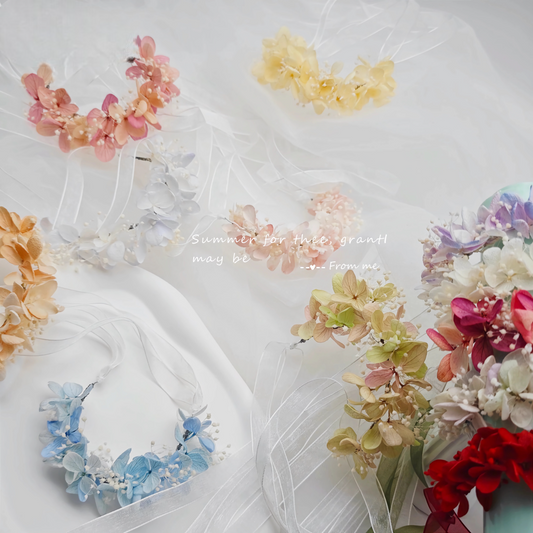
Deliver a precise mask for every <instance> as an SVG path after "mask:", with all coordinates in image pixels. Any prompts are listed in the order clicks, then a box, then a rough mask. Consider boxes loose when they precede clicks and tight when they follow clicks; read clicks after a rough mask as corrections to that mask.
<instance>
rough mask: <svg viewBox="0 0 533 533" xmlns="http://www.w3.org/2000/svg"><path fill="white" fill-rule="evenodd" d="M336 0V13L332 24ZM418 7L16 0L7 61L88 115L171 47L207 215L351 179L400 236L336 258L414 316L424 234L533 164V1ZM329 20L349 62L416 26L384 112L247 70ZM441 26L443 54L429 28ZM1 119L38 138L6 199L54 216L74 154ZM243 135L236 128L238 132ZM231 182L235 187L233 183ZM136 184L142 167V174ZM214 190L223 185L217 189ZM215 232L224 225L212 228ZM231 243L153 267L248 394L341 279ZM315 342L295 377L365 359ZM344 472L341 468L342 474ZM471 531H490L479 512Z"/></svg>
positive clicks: (17, 150)
mask: <svg viewBox="0 0 533 533" xmlns="http://www.w3.org/2000/svg"><path fill="white" fill-rule="evenodd" d="M325 5H328V6H330V7H331V10H330V12H329V14H328V16H327V17H326V18H324V6H325ZM418 6H419V9H418V11H417V5H416V4H414V3H408V2H400V1H398V2H393V1H390V2H388V1H386V2H382V1H378V2H367V3H366V4H363V3H362V2H349V1H344V2H342V1H338V2H329V3H325V2H322V1H320V2H319V1H316V2H315V1H313V2H304V1H301V2H297V1H291V2H285V1H284V2H282V1H277V2H259V1H254V2H249V1H247V2H244V1H242V2H241V1H236V0H235V1H232V2H221V1H216V2H189V1H183V2H168V1H164V0H160V1H156V0H153V1H151V0H148V1H140V0H139V1H134V2H127V3H126V2H124V1H118V0H115V1H106V2H85V1H76V2H60V1H56V0H54V1H52V2H46V3H38V2H36V1H30V0H9V1H8V2H5V3H4V5H3V6H2V9H1V10H0V39H1V42H0V46H1V52H2V54H3V57H4V60H3V61H2V62H3V63H4V61H5V58H9V61H10V63H11V65H12V66H13V67H14V68H15V69H16V70H17V71H18V72H19V73H23V72H30V71H32V69H36V68H37V66H38V65H39V63H40V62H42V61H46V62H49V63H50V64H52V65H54V67H55V68H56V71H57V81H56V83H57V84H58V85H61V84H62V82H63V81H64V80H67V84H66V88H67V89H68V90H69V92H70V94H71V96H72V98H73V101H75V102H77V103H80V106H81V105H83V106H84V107H83V110H88V109H90V107H92V106H93V105H98V104H100V103H101V101H102V99H103V97H104V96H105V94H106V91H107V90H106V87H105V86H104V84H103V83H101V82H100V81H99V80H96V81H93V82H92V83H90V84H88V81H89V80H92V79H93V77H94V74H95V73H101V72H102V71H103V70H104V71H105V66H106V65H108V64H109V62H110V61H111V60H112V59H113V58H115V59H117V58H120V57H121V54H122V55H123V50H124V49H126V48H127V46H128V44H129V43H130V41H131V39H132V37H133V36H135V35H137V34H141V35H145V34H149V35H152V36H153V37H154V38H155V40H156V43H157V46H158V51H160V52H161V53H164V54H165V55H168V56H169V57H170V58H171V64H172V65H174V66H176V67H177V68H179V70H180V71H181V77H180V79H179V80H178V86H179V87H180V88H181V89H182V93H183V96H182V97H180V98H181V101H182V102H185V101H186V102H188V103H189V104H190V105H192V106H200V107H201V108H202V111H203V112H202V114H201V118H200V119H198V122H197V123H198V124H200V123H201V124H202V128H201V129H200V130H197V131H196V132H195V133H191V132H181V133H180V134H179V137H180V139H182V141H183V143H184V144H185V145H186V146H187V147H188V149H191V150H192V151H197V152H198V153H199V160H200V161H199V163H200V178H201V179H204V180H205V182H204V183H205V185H206V189H204V194H203V195H202V197H201V204H202V206H203V208H204V210H211V211H213V212H215V213H216V214H223V213H227V209H229V208H230V207H232V206H233V205H234V204H235V203H236V202H239V203H246V202H254V205H256V207H258V208H259V210H260V212H259V215H260V216H263V217H264V216H267V217H269V218H270V219H271V220H272V221H273V222H277V223H297V222H299V221H302V220H305V219H306V213H305V209H304V208H303V204H302V199H303V198H305V191H307V190H315V189H316V188H321V187H322V188H323V183H325V182H342V183H343V187H344V189H343V190H344V192H345V193H346V194H350V195H351V196H353V198H354V200H356V202H358V203H360V204H361V205H362V208H363V217H364V220H365V225H364V227H363V230H362V233H361V235H362V236H370V237H377V236H379V235H385V234H387V243H386V244H383V245H380V246H371V245H351V246H350V245H348V246H346V247H345V248H343V249H341V250H339V251H338V252H337V253H336V254H335V255H334V256H333V257H332V258H331V259H332V260H335V261H337V262H338V263H343V262H344V263H356V264H359V263H361V262H363V261H365V262H370V261H369V259H370V258H374V257H375V258H376V260H377V261H379V262H381V264H382V265H383V268H384V269H387V270H390V271H392V279H393V281H395V282H396V283H397V284H398V285H400V286H402V287H404V288H405V289H406V292H407V295H408V298H409V304H408V306H407V308H408V313H409V315H410V316H416V315H418V314H419V313H420V312H421V311H422V309H423V307H422V305H421V303H420V302H419V301H418V300H416V290H415V287H416V286H417V285H418V280H419V274H420V271H421V269H422V267H421V260H420V257H421V247H420V244H419V243H418V240H417V239H418V238H422V237H424V236H425V233H426V231H425V228H426V226H427V224H428V223H429V221H430V220H431V219H433V217H436V216H446V215H447V213H448V212H449V211H450V210H453V211H457V210H459V209H460V208H461V207H462V206H463V205H465V206H468V207H470V208H476V207H477V205H478V204H479V203H480V202H481V201H482V200H484V199H485V198H486V197H487V196H489V195H491V194H492V193H493V192H495V190H497V189H498V188H500V187H502V186H504V185H507V184H509V183H512V182H517V181H529V180H530V179H531V166H532V163H533V156H532V155H531V154H532V152H531V149H530V147H531V144H532V140H533V130H532V127H531V124H533V120H532V119H533V107H532V105H531V101H530V99H529V94H528V93H529V91H530V88H531V85H532V84H533V74H532V73H531V69H529V67H528V65H529V58H530V55H531V50H532V48H533V37H531V35H532V33H531V31H530V29H531V24H532V19H533V10H532V8H531V6H530V5H529V3H528V2H526V1H520V2H517V1H515V2H505V3H504V2H502V1H496V0H491V1H490V2H482V1H478V0H468V1H464V2H456V1H445V0H433V1H429V0H425V1H421V2H419V4H418ZM381 8H390V11H387V13H388V14H387V15H386V16H385V15H383V14H381V15H379V16H377V18H376V19H375V20H374V22H376V21H377V22H379V21H381V22H380V24H381V25H382V28H384V29H382V31H376V32H375V33H373V31H371V26H369V25H370V24H372V22H366V23H361V24H359V25H354V26H353V28H352V29H349V30H344V31H340V30H343V28H344V27H345V26H347V25H349V23H350V22H352V21H353V22H362V21H363V20H365V19H364V17H363V14H364V13H365V9H366V10H368V9H370V10H371V9H381ZM366 13H367V14H368V12H367V11H366ZM320 21H322V22H323V23H324V25H323V28H324V31H323V33H321V34H320V35H319V39H318V41H317V44H318V43H321V46H319V47H318V48H317V49H318V55H319V58H320V59H321V60H323V61H324V60H326V59H328V60H330V62H332V61H333V60H335V59H341V60H343V61H345V64H346V65H352V64H353V62H354V60H355V58H356V57H357V55H363V56H365V57H366V56H368V57H370V58H372V59H374V60H375V59H376V58H377V57H378V54H379V52H380V50H382V49H383V50H384V53H389V51H394V50H395V48H394V46H392V45H394V42H395V41H394V39H392V38H391V39H390V41H389V42H388V46H389V48H387V46H384V43H386V42H387V41H386V39H385V37H386V35H387V28H390V26H388V25H394V24H395V21H396V23H398V22H399V21H403V22H402V25H400V27H401V28H405V32H406V33H405V34H404V37H405V35H407V36H409V38H408V39H404V40H406V41H407V42H408V43H409V46H404V47H402V48H401V49H399V51H398V52H397V56H396V57H395V59H396V60H397V61H398V62H397V66H396V70H395V78H396V79H397V81H398V91H397V96H395V98H394V99H393V100H392V102H391V103H390V104H389V105H388V106H386V107H384V108H381V109H379V110H375V109H373V108H371V107H369V108H368V109H365V110H364V111H362V112H360V113H356V114H354V115H353V116H352V117H348V118H338V117H335V116H334V115H324V116H321V117H316V116H315V115H314V113H313V111H312V110H311V109H310V108H305V109H302V108H299V107H296V106H295V104H294V102H293V101H292V98H291V97H290V95H288V94H283V93H281V92H275V93H274V92H272V91H271V90H270V89H269V88H266V87H262V86H259V85H258V84H257V83H256V82H255V80H254V79H253V77H252V76H251V74H250V72H249V67H250V66H251V64H252V63H253V61H254V60H255V59H256V58H258V57H259V55H260V50H261V39H262V38H264V37H270V36H273V35H274V33H275V32H276V31H277V29H278V28H279V27H280V26H281V25H286V26H289V27H290V28H291V30H292V31H293V32H294V33H299V34H301V35H303V36H304V37H306V39H307V40H308V42H309V41H311V40H312V39H313V37H314V36H315V35H316V34H317V28H318V27H319V22H320ZM378 26H379V25H378ZM378 26H376V27H378ZM368 28H370V29H369V30H368V31H367V33H365V31H366V30H367V29H368ZM352 30H353V31H352ZM429 30H432V31H431V32H429ZM439 32H440V37H439V38H437V39H436V40H435V42H434V43H433V44H434V45H435V46H434V47H433V46H432V44H431V39H427V36H428V35H430V37H431V36H432V35H431V34H435V35H439ZM424 36H426V40H424V39H423V37H424ZM363 37H364V38H363ZM395 37H397V38H398V39H399V41H398V42H403V40H402V38H401V36H397V34H395ZM439 43H440V44H439ZM437 44H438V46H437ZM417 53H418V55H416V54H417ZM2 80H3V81H2V87H1V88H0V89H1V91H2V93H3V94H2V95H1V96H2V105H1V106H0V107H2V108H3V109H6V106H8V108H9V109H10V111H11V113H13V114H14V115H19V116H20V114H21V111H22V110H24V102H26V101H28V98H27V97H26V96H25V94H24V91H23V90H22V89H20V88H18V86H17V84H16V83H14V81H13V80H9V79H8V78H3V79H2ZM17 91H18V92H17ZM0 128H4V129H10V128H11V129H15V128H16V131H19V132H26V133H27V135H28V137H30V138H33V139H37V140H38V141H42V143H39V144H36V143H35V141H32V140H30V139H26V138H22V137H19V136H13V135H12V134H9V133H7V132H3V133H2V135H1V137H0V168H1V170H2V173H1V177H0V189H1V190H2V193H3V194H2V196H3V198H2V203H3V204H4V205H6V206H7V207H8V208H10V209H15V210H19V211H21V212H24V213H26V210H28V211H32V212H34V213H35V214H37V215H38V216H50V215H51V213H50V210H54V209H57V206H58V204H59V198H60V193H61V190H62V187H63V182H64V176H65V172H66V166H67V158H66V156H65V155H63V154H62V153H60V152H59V149H58V148H57V147H56V146H55V145H54V144H55V139H52V142H49V140H48V139H44V138H38V136H36V135H34V134H32V132H31V126H30V125H29V124H26V123H25V121H24V119H23V118H22V119H19V120H17V119H16V118H14V117H10V118H9V119H8V118H6V116H5V115H3V121H2V124H0ZM231 130H233V131H236V132H238V135H237V137H232V135H231V133H228V132H230V131H231ZM172 136H173V134H167V137H168V138H172ZM199 144H201V145H202V146H203V147H204V149H201V148H199ZM49 145H50V146H49ZM206 146H208V147H213V149H212V151H210V150H206V149H205V147H206ZM276 150H277V151H276ZM13 154H18V157H14V156H13ZM209 154H211V155H209ZM228 154H229V155H231V154H237V155H238V156H239V157H242V161H243V166H242V167H241V166H236V165H235V164H234V163H233V166H232V172H230V173H228V172H227V171H226V170H227V169H226V168H225V167H224V163H227V161H228V159H230V158H229V157H226V158H225V157H224V156H228ZM76 157H78V156H75V157H73V159H75V158H76ZM79 157H80V167H81V168H82V172H83V178H84V184H85V192H84V196H83V203H82V208H81V211H80V217H79V222H80V223H82V222H84V221H89V220H90V219H91V217H94V216H95V215H94V213H95V212H97V211H98V210H99V209H102V208H103V209H104V210H105V209H106V208H107V207H109V195H110V193H111V191H112V190H113V187H114V180H115V176H116V160H115V161H114V162H112V163H110V164H109V165H103V164H100V163H99V162H97V161H96V160H95V158H94V157H93V156H92V155H91V154H84V153H82V154H81V155H80V156H79ZM243 168H244V170H243ZM247 171H248V172H247ZM302 171H304V172H302ZM226 175H227V176H229V181H228V186H227V193H224V190H225V187H224V186H222V185H221V183H222V181H221V180H222V179H223V177H224V176H226ZM140 177H141V178H142V170H138V171H137V174H136V180H139V179H140ZM213 184H214V185H213ZM211 186H213V187H215V189H214V190H215V191H218V190H221V191H222V193H221V194H212V195H211V196H210V195H209V194H208V189H209V187H211ZM217 187H219V188H220V189H218V188H217ZM103 191H104V192H103ZM302 191H303V192H302ZM4 199H5V200H4ZM43 200H44V201H43ZM206 236H211V237H213V236H218V237H220V236H224V234H223V233H222V231H221V230H220V225H219V224H215V225H214V226H213V227H212V228H211V229H210V230H209V232H208V233H206ZM234 251H237V250H236V249H235V250H234V249H232V248H231V247H228V245H222V244H206V245H200V244H198V245H189V246H188V247H187V248H186V249H185V251H184V253H183V254H182V255H181V256H180V257H178V258H169V257H166V256H165V255H164V254H163V253H159V251H155V252H154V253H152V254H151V255H150V256H149V258H148V260H147V261H146V263H145V264H144V265H143V267H144V268H146V269H147V270H149V271H150V272H152V273H155V274H157V275H158V276H160V277H161V278H163V279H164V280H166V281H168V282H169V283H170V284H171V285H173V286H174V287H175V288H176V289H178V290H179V291H180V292H181V293H182V294H183V295H184V296H185V298H186V299H187V300H188V301H189V302H190V304H191V305H192V307H193V308H194V310H195V312H196V313H197V314H198V316H199V317H200V318H201V320H202V321H203V324H204V325H205V327H206V328H207V330H208V331H209V332H210V334H211V335H212V336H213V338H214V339H215V340H216V342H217V344H218V345H219V346H220V347H221V348H222V350H223V352H224V353H225V355H226V356H227V358H228V359H229V361H230V362H231V363H232V364H233V366H234V367H235V369H236V370H237V371H238V373H239V374H240V376H242V378H243V380H244V381H245V382H246V383H247V384H248V386H249V387H250V388H252V387H253V384H254V380H255V377H256V373H257V368H258V364H259V357H260V354H261V352H262V350H263V348H264V346H265V345H266V344H267V343H268V342H270V341H272V340H277V341H284V342H285V341H288V342H290V341H292V340H293V337H291V335H290V333H289V329H290V326H291V325H292V324H294V323H298V322H300V321H301V320H302V319H303V308H304V306H305V304H306V303H307V300H308V298H309V294H310V292H311V290H312V289H314V288H329V285H330V279H331V275H332V271H329V270H324V271H320V272H307V271H297V272H294V273H293V274H291V275H289V276H285V275H283V274H281V273H278V272H276V273H271V272H269V271H268V270H267V268H266V265H265V264H263V263H256V264H250V263H249V264H242V263H238V264H232V257H233V252H234ZM208 255H209V256H213V257H219V256H222V257H223V258H224V259H223V264H222V266H220V267H218V266H215V265H214V264H198V263H193V260H192V258H193V257H194V256H208ZM372 262H373V261H372ZM428 320H429V317H428V318H426V319H425V321H426V324H425V325H428V323H427V321H428ZM421 321H422V320H421ZM303 349H304V353H305V357H304V364H303V366H302V371H301V374H300V376H299V379H298V384H302V383H305V382H306V381H307V380H309V379H312V378H315V377H323V376H335V375H337V374H338V373H339V371H340V370H342V369H343V368H344V367H345V366H346V365H348V364H349V363H350V362H351V360H352V359H353V353H351V352H350V350H345V351H342V350H340V349H339V348H337V347H336V346H335V345H330V344H326V345H321V346H316V345H315V346H313V345H311V344H309V345H305V346H304V347H303ZM336 468H337V467H336V464H335V462H334V461H332V463H331V469H336ZM61 496H63V495H62V494H57V495H56V497H57V498H59V497H61ZM171 516H172V515H171ZM467 522H469V521H467ZM157 523H158V524H159V523H160V524H161V525H160V527H161V530H162V531H163V530H164V531H166V530H167V529H168V530H169V531H170V530H173V529H171V528H173V527H175V523H174V522H172V519H171V518H169V517H167V518H163V519H161V520H158V521H157ZM468 525H469V526H470V527H471V530H472V533H479V531H480V530H479V525H476V524H475V518H474V516H473V518H472V520H471V523H469V524H468ZM0 527H2V526H0ZM476 528H477V529H476ZM7 531H10V530H7ZM13 531H14V532H17V533H18V531H17V530H16V529H13Z"/></svg>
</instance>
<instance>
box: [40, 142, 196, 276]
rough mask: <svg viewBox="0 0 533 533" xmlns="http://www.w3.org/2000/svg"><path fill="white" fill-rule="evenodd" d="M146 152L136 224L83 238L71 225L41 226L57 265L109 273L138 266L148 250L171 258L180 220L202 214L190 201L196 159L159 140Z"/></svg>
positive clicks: (122, 224) (123, 224) (97, 230)
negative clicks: (157, 250)
mask: <svg viewBox="0 0 533 533" xmlns="http://www.w3.org/2000/svg"><path fill="white" fill-rule="evenodd" d="M145 146H146V148H147V156H146V157H139V158H138V159H141V160H144V161H150V175H149V182H148V184H147V185H146V186H145V187H144V189H142V190H141V191H140V193H139V196H138V199H137V207H138V208H139V209H141V210H142V212H143V213H142V215H141V216H140V217H139V219H138V220H137V221H125V220H123V219H122V220H120V221H118V222H117V223H116V224H115V225H114V226H112V227H107V226H106V227H101V228H85V229H83V230H82V231H81V232H80V231H78V229H77V228H76V227H74V226H69V225H61V226H58V227H57V228H55V229H54V228H53V226H52V224H51V222H50V221H49V220H48V219H45V220H43V222H42V223H41V225H42V226H43V229H44V231H45V233H46V234H47V240H48V242H49V243H50V245H51V248H52V254H53V255H54V256H55V258H56V259H57V261H58V262H60V263H61V262H65V261H68V260H79V261H81V262H87V263H91V264H93V265H97V266H101V267H103V268H105V269H108V268H112V267H114V266H115V265H117V264H118V263H129V264H130V265H140V264H141V263H143V262H144V260H145V258H146V254H147V252H148V250H149V249H150V248H151V247H161V248H164V249H165V250H166V251H167V252H168V253H170V254H172V253H173V252H175V250H176V248H177V246H178V245H179V242H180V240H181V237H180V230H179V226H180V224H181V221H182V219H183V217H185V216H188V215H192V214H195V213H198V212H199V211H200V206H199V205H198V204H197V203H196V202H195V201H194V197H195V195H196V192H197V189H198V185H199V180H198V178H197V176H196V175H195V174H194V173H193V172H191V170H190V165H191V163H192V161H193V160H194V158H195V154H193V153H191V152H187V151H184V150H183V149H182V148H180V147H178V146H177V144H176V142H172V143H170V144H165V142H164V140H163V138H162V137H160V136H157V137H155V138H152V139H151V140H150V141H146V143H145Z"/></svg>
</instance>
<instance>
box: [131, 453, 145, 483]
mask: <svg viewBox="0 0 533 533" xmlns="http://www.w3.org/2000/svg"><path fill="white" fill-rule="evenodd" d="M148 467H149V462H148V459H147V458H146V457H144V456H143V455H139V456H137V457H134V458H133V459H132V460H131V463H130V464H129V465H128V466H127V468H126V474H129V475H130V476H133V477H134V478H136V479H141V480H142V478H144V477H145V476H146V475H147V474H148Z"/></svg>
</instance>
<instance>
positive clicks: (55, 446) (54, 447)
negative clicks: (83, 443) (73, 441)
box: [41, 437, 66, 459]
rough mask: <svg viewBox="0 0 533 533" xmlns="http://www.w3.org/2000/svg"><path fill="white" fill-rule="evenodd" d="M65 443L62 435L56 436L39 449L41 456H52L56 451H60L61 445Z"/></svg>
mask: <svg viewBox="0 0 533 533" xmlns="http://www.w3.org/2000/svg"><path fill="white" fill-rule="evenodd" d="M65 443H66V439H65V438H63V437H57V438H56V439H54V441H53V442H51V443H50V444H48V445H47V446H45V447H44V448H43V449H42V451H41V457H44V458H45V459H47V458H49V457H54V456H55V455H57V454H58V453H61V451H62V449H61V447H62V446H63V444H65Z"/></svg>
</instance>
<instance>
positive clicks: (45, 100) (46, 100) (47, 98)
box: [37, 86, 55, 109]
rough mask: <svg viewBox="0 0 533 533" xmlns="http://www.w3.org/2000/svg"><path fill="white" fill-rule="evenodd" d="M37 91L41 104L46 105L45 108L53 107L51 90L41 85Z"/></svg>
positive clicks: (53, 97)
mask: <svg viewBox="0 0 533 533" xmlns="http://www.w3.org/2000/svg"><path fill="white" fill-rule="evenodd" d="M37 93H38V96H39V100H40V101H41V103H42V104H43V106H44V107H46V109H51V108H53V107H55V102H54V99H55V96H54V94H53V91H51V90H50V89H47V88H46V87H44V86H42V87H39V88H38V89H37Z"/></svg>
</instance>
